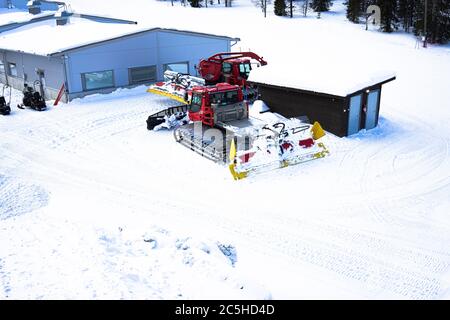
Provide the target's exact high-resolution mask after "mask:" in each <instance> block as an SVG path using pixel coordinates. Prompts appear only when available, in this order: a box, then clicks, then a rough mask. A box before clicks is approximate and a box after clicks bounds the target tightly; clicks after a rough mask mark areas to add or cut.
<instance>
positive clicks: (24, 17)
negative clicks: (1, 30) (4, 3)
mask: <svg viewBox="0 0 450 320" xmlns="http://www.w3.org/2000/svg"><path fill="white" fill-rule="evenodd" d="M50 15H53V12H51V11H42V12H41V13H39V14H35V15H33V14H30V13H28V11H24V10H19V9H6V8H0V26H2V25H6V24H10V23H15V22H28V21H30V20H31V19H34V18H40V17H45V16H50Z"/></svg>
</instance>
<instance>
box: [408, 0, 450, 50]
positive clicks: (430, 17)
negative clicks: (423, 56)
mask: <svg viewBox="0 0 450 320" xmlns="http://www.w3.org/2000/svg"><path fill="white" fill-rule="evenodd" d="M415 9H416V10H415V12H414V33H415V34H416V35H424V24H425V23H424V18H425V17H424V16H425V2H424V0H416V7H415ZM426 29H427V31H426V38H427V41H428V42H430V43H441V44H445V43H447V42H448V41H450V0H428V1H427V28H426Z"/></svg>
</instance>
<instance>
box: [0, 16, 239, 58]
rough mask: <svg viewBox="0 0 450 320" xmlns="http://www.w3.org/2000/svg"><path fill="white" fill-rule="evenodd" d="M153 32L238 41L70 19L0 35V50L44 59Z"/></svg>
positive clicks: (25, 27)
mask: <svg viewBox="0 0 450 320" xmlns="http://www.w3.org/2000/svg"><path fill="white" fill-rule="evenodd" d="M152 30H168V31H175V32H183V33H190V34H196V35H202V36H208V37H217V38H224V39H229V40H239V39H238V38H231V37H228V36H220V35H213V34H206V33H197V32H190V31H184V30H176V29H163V28H157V27H154V28H142V27H139V26H137V25H135V24H115V23H100V22H95V21H92V20H89V19H83V18H75V17H71V18H70V22H69V23H68V24H67V25H64V26H57V25H56V22H55V21H54V20H47V21H41V22H36V23H32V24H29V25H26V26H23V27H20V28H17V29H14V30H10V31H6V32H3V33H0V49H4V50H11V51H20V52H26V53H31V54H37V55H44V56H47V55H54V54H58V53H61V52H65V51H68V50H72V49H76V48H79V47H83V46H87V45H92V44H96V43H99V42H104V41H109V40H112V39H116V38H121V37H125V36H130V35H133V34H136V33H141V32H148V31H152Z"/></svg>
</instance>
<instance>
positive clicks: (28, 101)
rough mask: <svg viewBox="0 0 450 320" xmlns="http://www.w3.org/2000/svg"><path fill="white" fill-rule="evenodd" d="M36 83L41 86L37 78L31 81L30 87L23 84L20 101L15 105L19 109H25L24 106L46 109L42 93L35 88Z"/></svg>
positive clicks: (38, 109)
mask: <svg viewBox="0 0 450 320" xmlns="http://www.w3.org/2000/svg"><path fill="white" fill-rule="evenodd" d="M36 85H39V86H40V87H41V83H40V81H39V80H36V81H35V82H34V83H33V87H30V86H29V85H28V84H26V83H25V84H24V87H23V90H22V94H23V99H22V103H21V104H19V105H17V107H18V108H19V109H25V107H28V108H31V109H34V110H37V111H44V110H45V109H47V105H46V104H45V100H44V98H43V93H42V92H39V91H37V90H36ZM41 91H42V89H41Z"/></svg>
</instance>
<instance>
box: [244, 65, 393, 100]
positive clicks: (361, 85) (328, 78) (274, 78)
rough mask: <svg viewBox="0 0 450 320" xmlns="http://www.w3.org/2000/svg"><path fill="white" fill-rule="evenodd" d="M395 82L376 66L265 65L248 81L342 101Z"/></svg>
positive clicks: (255, 71)
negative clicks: (379, 85) (368, 88)
mask: <svg viewBox="0 0 450 320" xmlns="http://www.w3.org/2000/svg"><path fill="white" fill-rule="evenodd" d="M394 79H395V73H394V72H392V71H388V70H383V69H382V68H379V67H377V66H371V67H367V66H359V65H352V64H351V62H349V63H343V64H342V65H335V64H334V65H327V64H324V65H320V66H317V65H313V64H308V63H305V64H302V63H298V62H294V63H293V64H291V65H286V64H284V65H283V64H279V65H277V64H269V65H266V66H263V67H260V68H255V69H253V70H252V71H251V73H250V77H249V81H251V82H254V83H261V84H267V85H272V86H277V87H285V88H293V89H298V90H302V91H310V92H316V93H322V94H327V95H333V96H339V97H345V96H348V95H350V94H352V93H354V92H357V91H360V90H362V89H365V88H367V87H371V86H373V85H376V84H379V83H385V82H388V81H391V80H394Z"/></svg>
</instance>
